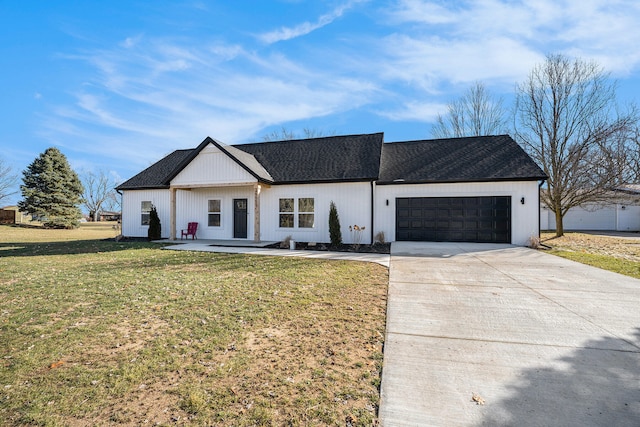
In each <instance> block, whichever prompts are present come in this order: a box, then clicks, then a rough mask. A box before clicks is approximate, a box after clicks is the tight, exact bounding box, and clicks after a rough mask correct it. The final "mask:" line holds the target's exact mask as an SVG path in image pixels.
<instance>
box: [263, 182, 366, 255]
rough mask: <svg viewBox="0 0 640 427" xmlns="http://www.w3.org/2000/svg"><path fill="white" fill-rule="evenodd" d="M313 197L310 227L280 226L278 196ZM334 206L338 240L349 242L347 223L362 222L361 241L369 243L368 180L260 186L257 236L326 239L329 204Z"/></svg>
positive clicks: (266, 238) (274, 239)
mask: <svg viewBox="0 0 640 427" xmlns="http://www.w3.org/2000/svg"><path fill="white" fill-rule="evenodd" d="M291 197H292V198H296V199H298V198H301V197H313V198H314V203H315V226H314V228H313V229H305V228H280V227H279V217H278V215H279V199H280V198H291ZM331 201H333V202H334V203H335V204H336V208H337V209H338V216H339V218H340V226H341V229H342V241H343V242H344V243H353V237H354V236H352V235H351V233H349V225H351V226H353V225H358V226H361V227H362V226H364V227H365V230H364V232H362V240H361V243H363V244H368V243H371V184H370V183H368V182H364V183H363V182H358V183H338V184H335V183H334V184H301V185H273V186H271V187H269V188H263V189H262V199H261V207H260V211H261V224H260V230H261V239H262V240H273V241H280V240H283V239H285V238H286V237H287V236H291V237H292V239H293V240H295V241H299V242H318V243H329V242H330V238H329V204H330V203H331Z"/></svg>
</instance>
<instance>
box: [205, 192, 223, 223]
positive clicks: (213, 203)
mask: <svg viewBox="0 0 640 427" xmlns="http://www.w3.org/2000/svg"><path fill="white" fill-rule="evenodd" d="M221 205H222V203H221V201H220V199H213V200H209V208H208V213H209V227H220V223H221V222H220V217H221V215H222V211H221V209H220V206H221Z"/></svg>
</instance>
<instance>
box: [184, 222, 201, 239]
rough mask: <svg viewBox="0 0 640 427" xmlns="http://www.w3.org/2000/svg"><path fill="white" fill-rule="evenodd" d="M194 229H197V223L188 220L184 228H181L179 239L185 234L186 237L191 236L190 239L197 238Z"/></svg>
mask: <svg viewBox="0 0 640 427" xmlns="http://www.w3.org/2000/svg"><path fill="white" fill-rule="evenodd" d="M196 231H198V223H197V222H190V223H189V224H187V229H186V230H181V234H180V240H182V238H183V237H185V236H186V237H187V239H188V238H189V236H191V240H193V239H197V238H198V237H196Z"/></svg>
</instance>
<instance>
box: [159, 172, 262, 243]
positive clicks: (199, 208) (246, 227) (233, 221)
mask: <svg viewBox="0 0 640 427" xmlns="http://www.w3.org/2000/svg"><path fill="white" fill-rule="evenodd" d="M262 187H263V185H261V184H258V183H255V182H254V183H250V184H247V183H231V184H217V185H211V184H200V185H196V184H190V185H185V184H182V185H173V184H172V185H171V187H170V189H169V192H170V209H169V214H170V221H169V230H170V233H169V239H170V240H171V241H175V242H180V239H179V238H180V235H181V232H180V230H181V229H182V228H185V227H186V226H187V224H188V223H190V222H197V223H198V230H197V232H196V236H198V237H204V239H207V240H212V241H218V242H222V241H224V242H228V245H233V246H236V245H237V242H241V243H243V245H245V246H246V244H247V243H250V242H251V243H258V244H261V243H262V242H261V239H260V193H261V190H262ZM212 217H213V218H212ZM251 237H253V239H252V240H250V238H251ZM245 239H246V240H245ZM272 243H274V242H267V243H266V244H267V245H268V244H272ZM258 247H262V246H258Z"/></svg>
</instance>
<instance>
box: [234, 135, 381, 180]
mask: <svg viewBox="0 0 640 427" xmlns="http://www.w3.org/2000/svg"><path fill="white" fill-rule="evenodd" d="M383 136H384V134H382V133H374V134H368V135H347V136H330V137H324V138H311V139H298V140H292V141H279V142H263V143H258V144H243V145H234V147H235V148H237V149H239V150H242V151H245V152H247V153H250V154H253V156H254V157H255V158H256V160H258V162H260V163H261V164H262V166H264V168H265V169H266V170H267V171H269V173H270V174H271V176H272V177H273V180H274V182H275V183H278V184H280V183H307V182H332V181H367V180H368V181H371V180H375V179H377V178H378V171H379V169H380V152H381V147H382V142H383Z"/></svg>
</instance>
